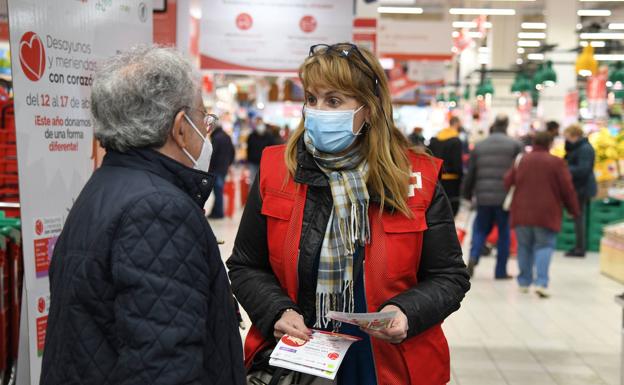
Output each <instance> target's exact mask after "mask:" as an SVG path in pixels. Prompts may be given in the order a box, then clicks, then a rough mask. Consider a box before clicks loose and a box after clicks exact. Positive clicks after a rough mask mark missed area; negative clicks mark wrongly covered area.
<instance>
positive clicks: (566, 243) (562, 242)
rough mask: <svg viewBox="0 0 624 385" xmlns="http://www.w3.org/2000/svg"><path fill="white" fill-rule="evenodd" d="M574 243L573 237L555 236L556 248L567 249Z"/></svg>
mask: <svg viewBox="0 0 624 385" xmlns="http://www.w3.org/2000/svg"><path fill="white" fill-rule="evenodd" d="M575 245H576V239H575V238H571V239H570V238H557V246H556V247H557V250H563V251H568V250H570V249H572V248H573V247H574V246H575Z"/></svg>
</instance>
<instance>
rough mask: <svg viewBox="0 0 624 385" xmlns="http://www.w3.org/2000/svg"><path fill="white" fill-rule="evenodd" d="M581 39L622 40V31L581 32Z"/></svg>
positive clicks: (623, 37)
mask: <svg viewBox="0 0 624 385" xmlns="http://www.w3.org/2000/svg"><path fill="white" fill-rule="evenodd" d="M580 39H581V40H603V39H605V40H624V33H622V32H583V33H581V36H580Z"/></svg>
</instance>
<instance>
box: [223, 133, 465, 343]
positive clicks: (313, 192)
mask: <svg viewBox="0 0 624 385" xmlns="http://www.w3.org/2000/svg"><path fill="white" fill-rule="evenodd" d="M258 178H259V177H256V181H255V183H254V185H253V186H252V188H251V191H250V193H249V200H248V201H247V206H246V207H245V212H244V213H243V218H242V220H241V225H240V228H239V230H238V235H237V237H236V241H235V242H234V250H233V253H232V256H231V257H230V259H228V261H227V265H228V267H229V268H230V278H231V280H232V288H233V289H234V294H236V297H237V298H238V301H239V302H240V303H241V305H243V307H244V308H245V310H246V311H247V313H248V314H249V317H250V318H251V320H252V321H253V323H254V325H255V326H256V327H257V328H258V329H259V330H260V332H261V333H262V334H263V335H264V337H265V338H271V336H272V335H273V326H274V324H275V322H276V321H277V320H278V318H279V317H280V315H281V314H282V312H283V311H284V310H286V309H288V308H293V309H296V310H297V311H298V312H299V313H301V314H302V315H303V316H304V318H305V322H306V325H307V326H309V327H312V325H313V324H314V322H315V319H316V302H315V295H316V294H315V293H316V284H317V274H318V258H319V254H320V250H321V245H322V243H323V238H324V236H325V229H326V228H327V223H328V221H329V217H330V214H331V210H332V205H333V203H332V196H331V190H330V188H329V184H328V181H327V177H326V176H325V174H323V172H322V171H321V170H320V169H319V168H318V166H317V165H316V163H315V162H314V159H313V158H312V156H310V155H309V154H308V152H307V151H306V150H305V148H304V147H303V142H300V143H299V151H298V167H297V172H296V174H295V182H297V183H303V184H307V185H308V194H307V196H306V202H305V208H304V213H303V227H302V229H303V230H302V231H303V233H302V234H301V241H300V244H299V267H298V276H299V277H305V279H299V295H298V298H297V303H294V302H293V301H291V299H290V298H289V297H288V296H287V295H286V293H285V292H284V291H283V290H282V288H281V287H280V284H279V282H278V281H277V278H276V277H275V274H273V271H272V270H271V265H270V264H269V257H268V255H269V250H268V245H267V239H266V217H265V216H263V215H262V214H261V208H262V197H261V196H260V191H259V188H258ZM371 199H372V200H373V201H374V200H378V199H379V198H376V197H371ZM426 216H427V225H428V226H429V228H428V229H427V230H426V231H425V233H424V241H423V242H424V243H423V249H422V257H421V261H420V268H419V270H418V281H419V283H418V285H417V286H415V287H413V288H412V289H410V290H407V291H406V292H404V293H401V294H399V295H398V296H396V297H394V298H389V299H388V301H387V302H386V303H384V304H383V305H382V306H381V307H383V306H384V305H386V304H393V305H396V306H398V307H400V308H401V309H402V310H403V311H404V312H405V314H406V315H407V318H408V320H409V331H408V337H412V336H416V335H418V334H420V333H422V332H423V331H425V330H427V329H428V328H430V327H432V326H434V325H436V324H438V323H440V322H442V321H443V320H444V319H445V318H446V317H448V316H449V315H450V314H451V313H453V312H454V311H455V310H457V309H459V306H460V302H461V300H462V299H463V298H464V295H465V293H466V292H467V291H468V290H469V288H470V283H469V276H468V273H467V270H466V265H465V264H464V261H463V260H462V250H461V246H460V244H459V242H458V241H457V235H456V232H455V223H454V221H453V213H452V212H451V208H450V206H449V202H448V199H447V198H446V196H445V195H444V191H443V190H442V188H440V186H439V185H438V186H437V187H436V191H435V195H434V197H433V201H432V202H431V205H430V206H429V209H428V210H427V214H426Z"/></svg>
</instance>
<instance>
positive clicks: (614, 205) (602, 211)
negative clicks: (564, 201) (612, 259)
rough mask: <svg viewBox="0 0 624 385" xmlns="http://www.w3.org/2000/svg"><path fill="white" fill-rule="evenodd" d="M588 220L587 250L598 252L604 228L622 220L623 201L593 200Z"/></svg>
mask: <svg viewBox="0 0 624 385" xmlns="http://www.w3.org/2000/svg"><path fill="white" fill-rule="evenodd" d="M588 218H589V220H588V226H587V250H589V251H599V250H600V241H601V239H602V236H603V229H604V228H605V226H607V225H609V224H612V223H615V222H619V221H621V220H623V219H624V201H621V200H618V199H613V198H605V199H599V200H594V201H592V202H591V204H590V207H589V215H588Z"/></svg>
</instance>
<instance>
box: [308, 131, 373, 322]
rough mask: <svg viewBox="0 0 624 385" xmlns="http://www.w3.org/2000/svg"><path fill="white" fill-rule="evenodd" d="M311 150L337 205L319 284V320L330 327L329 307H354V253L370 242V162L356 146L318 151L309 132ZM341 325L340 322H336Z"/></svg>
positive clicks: (325, 243) (327, 234) (323, 251)
mask: <svg viewBox="0 0 624 385" xmlns="http://www.w3.org/2000/svg"><path fill="white" fill-rule="evenodd" d="M304 142H305V145H306V149H307V151H308V152H309V153H310V154H311V155H312V156H313V157H314V161H315V162H316V164H317V165H318V167H319V168H320V169H321V171H323V173H325V175H327V177H328V178H329V186H330V188H331V193H332V198H333V201H334V207H333V208H332V212H331V215H330V217H329V222H328V224H327V229H326V230H325V238H324V240H323V245H322V246H321V256H320V260H319V269H318V282H317V285H316V324H315V327H324V328H327V326H328V325H329V321H330V320H328V319H327V318H326V315H327V313H328V312H329V311H331V310H333V311H347V312H353V311H354V308H355V306H354V297H353V279H354V277H353V254H354V253H355V249H356V247H357V246H364V245H365V244H366V243H368V242H370V227H369V223H368V201H369V195H368V190H367V189H366V182H365V175H366V174H367V172H368V164H367V163H366V160H365V158H364V154H362V153H361V148H360V147H359V146H356V147H355V148H353V149H352V150H350V151H349V152H348V153H346V154H344V155H340V156H338V155H334V154H326V153H322V152H320V151H317V150H316V149H315V148H314V145H313V144H312V140H311V139H310V138H309V137H308V135H307V134H306V135H305V138H304ZM334 326H337V325H334Z"/></svg>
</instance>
